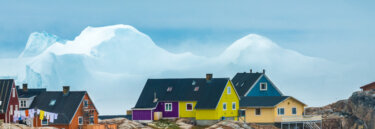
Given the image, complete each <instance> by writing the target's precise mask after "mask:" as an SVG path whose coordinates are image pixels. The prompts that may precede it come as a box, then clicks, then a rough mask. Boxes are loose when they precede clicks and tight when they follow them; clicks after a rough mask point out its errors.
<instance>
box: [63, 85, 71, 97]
mask: <svg viewBox="0 0 375 129" xmlns="http://www.w3.org/2000/svg"><path fill="white" fill-rule="evenodd" d="M69 89H70V87H69V86H63V95H64V96H67V95H68V94H69Z"/></svg>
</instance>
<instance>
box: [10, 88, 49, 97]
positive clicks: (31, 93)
mask: <svg viewBox="0 0 375 129" xmlns="http://www.w3.org/2000/svg"><path fill="white" fill-rule="evenodd" d="M46 91H47V89H46V88H38V89H36V88H35V89H34V88H33V89H31V88H29V89H27V91H24V90H23V89H22V88H21V89H18V88H17V93H18V98H30V97H32V96H36V95H39V94H41V93H42V92H46Z"/></svg>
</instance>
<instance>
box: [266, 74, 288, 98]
mask: <svg viewBox="0 0 375 129" xmlns="http://www.w3.org/2000/svg"><path fill="white" fill-rule="evenodd" d="M264 77H266V79H267V80H268V81H269V82H270V83H271V85H272V86H273V88H275V89H276V90H277V91H278V92H279V93H280V95H281V96H284V94H283V93H282V92H281V91H280V90H279V88H277V86H276V85H275V84H274V83H273V82H272V81H271V80H270V79H269V78H268V77H267V75H265V74H264Z"/></svg>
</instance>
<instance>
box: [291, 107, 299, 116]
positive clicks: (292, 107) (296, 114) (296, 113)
mask: <svg viewBox="0 0 375 129" xmlns="http://www.w3.org/2000/svg"><path fill="white" fill-rule="evenodd" d="M293 108H295V109H296V114H293ZM297 112H298V111H297V107H292V113H291V114H292V115H297Z"/></svg>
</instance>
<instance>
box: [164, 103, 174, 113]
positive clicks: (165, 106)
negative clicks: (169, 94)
mask: <svg viewBox="0 0 375 129" xmlns="http://www.w3.org/2000/svg"><path fill="white" fill-rule="evenodd" d="M169 104H170V105H171V109H170V110H167V105H169ZM172 107H173V104H172V103H164V111H166V112H172V111H173V108H172Z"/></svg>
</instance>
